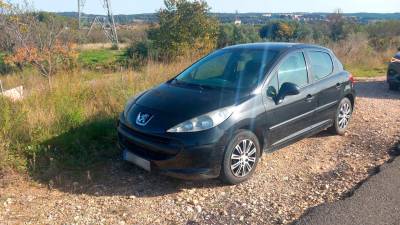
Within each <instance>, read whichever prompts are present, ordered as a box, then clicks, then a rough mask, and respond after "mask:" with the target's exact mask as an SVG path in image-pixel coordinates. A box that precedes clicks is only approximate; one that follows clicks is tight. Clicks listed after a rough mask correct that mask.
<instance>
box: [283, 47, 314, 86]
mask: <svg viewBox="0 0 400 225" xmlns="http://www.w3.org/2000/svg"><path fill="white" fill-rule="evenodd" d="M278 80H279V89H280V87H282V84H284V83H286V82H288V83H293V84H296V85H297V86H298V87H300V88H301V87H304V86H306V85H307V84H308V74H307V66H306V60H305V58H304V55H303V53H302V52H296V53H293V54H291V55H289V57H287V58H286V59H285V60H284V61H283V63H282V64H281V66H280V68H279V71H278Z"/></svg>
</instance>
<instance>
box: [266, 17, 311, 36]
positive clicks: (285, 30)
mask: <svg viewBox="0 0 400 225" xmlns="http://www.w3.org/2000/svg"><path fill="white" fill-rule="evenodd" d="M311 32H312V31H311V30H310V29H309V28H308V27H307V26H306V25H305V24H303V23H299V22H296V21H283V20H279V21H271V22H269V23H268V24H267V25H265V26H263V27H262V28H261V29H260V31H259V34H260V37H261V38H263V39H267V40H272V41H301V40H304V39H306V38H307V37H309V36H311Z"/></svg>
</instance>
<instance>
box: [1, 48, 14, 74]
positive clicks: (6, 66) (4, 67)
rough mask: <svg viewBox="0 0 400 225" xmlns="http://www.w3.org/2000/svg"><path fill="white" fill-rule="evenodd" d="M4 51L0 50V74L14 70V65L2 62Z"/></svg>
mask: <svg viewBox="0 0 400 225" xmlns="http://www.w3.org/2000/svg"><path fill="white" fill-rule="evenodd" d="M5 55H6V54H5V53H1V52H0V74H8V73H11V72H12V71H14V69H15V68H14V67H12V66H11V65H9V64H7V63H5V62H4V57H5Z"/></svg>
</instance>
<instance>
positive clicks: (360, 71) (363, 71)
mask: <svg viewBox="0 0 400 225" xmlns="http://www.w3.org/2000/svg"><path fill="white" fill-rule="evenodd" d="M346 69H347V70H348V71H350V72H351V73H352V74H353V75H354V76H355V77H379V76H385V75H386V71H387V66H386V65H382V66H378V67H366V66H346Z"/></svg>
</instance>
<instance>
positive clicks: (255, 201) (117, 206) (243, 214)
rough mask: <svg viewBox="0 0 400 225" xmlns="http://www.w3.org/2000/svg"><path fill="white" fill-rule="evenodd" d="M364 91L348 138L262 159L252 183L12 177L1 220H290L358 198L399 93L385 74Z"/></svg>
mask: <svg viewBox="0 0 400 225" xmlns="http://www.w3.org/2000/svg"><path fill="white" fill-rule="evenodd" d="M356 88H357V93H358V98H357V102H356V110H355V113H354V115H353V120H352V121H351V125H350V129H349V131H348V133H347V134H346V135H345V136H332V135H330V134H329V133H327V132H322V133H320V134H318V135H316V136H313V137H311V138H307V139H304V140H302V141H300V142H298V143H296V144H293V145H291V146H289V147H286V148H284V149H281V150H279V151H276V152H274V153H271V154H264V156H263V158H262V160H261V162H260V164H259V166H258V168H257V171H256V173H255V175H254V177H253V178H252V179H251V180H250V181H248V182H246V183H243V184H240V185H237V186H224V185H223V184H222V183H221V182H219V181H218V180H210V181H195V182H194V181H181V180H176V179H172V178H168V177H164V176H160V175H157V174H148V173H147V172H144V171H142V170H140V169H138V168H136V167H135V166H130V165H127V164H124V163H122V162H120V161H114V162H110V164H109V165H108V166H105V167H104V166H103V167H100V168H96V169H92V170H90V171H88V172H87V175H86V176H85V178H82V177H78V176H76V180H75V181H74V177H75V176H74V173H73V172H70V173H68V174H63V175H60V176H58V177H57V178H56V179H54V180H51V181H50V182H48V183H44V182H40V181H35V180H34V179H33V178H30V177H28V176H25V177H23V176H21V175H8V176H6V177H3V178H0V179H1V180H0V224H289V223H291V222H292V221H294V220H295V219H297V218H299V217H300V216H301V215H302V214H303V213H304V212H305V211H306V210H307V209H309V208H310V207H313V206H316V205H319V204H321V203H323V202H327V201H328V202H332V201H335V200H338V199H341V198H345V197H346V196H349V195H351V193H352V191H354V189H355V188H357V187H358V185H359V183H360V182H362V181H363V180H365V179H366V178H367V177H368V176H370V175H371V174H373V173H375V172H376V170H377V169H376V167H377V166H379V165H381V164H383V163H384V162H386V161H387V160H389V159H390V158H391V157H394V156H393V155H391V152H390V149H391V148H393V147H394V146H396V145H397V144H398V141H399V140H400V91H398V92H393V91H389V90H388V87H387V84H386V83H385V82H384V78H379V79H374V80H359V81H358V82H357V84H356ZM64 180H69V181H72V182H66V181H64Z"/></svg>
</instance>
